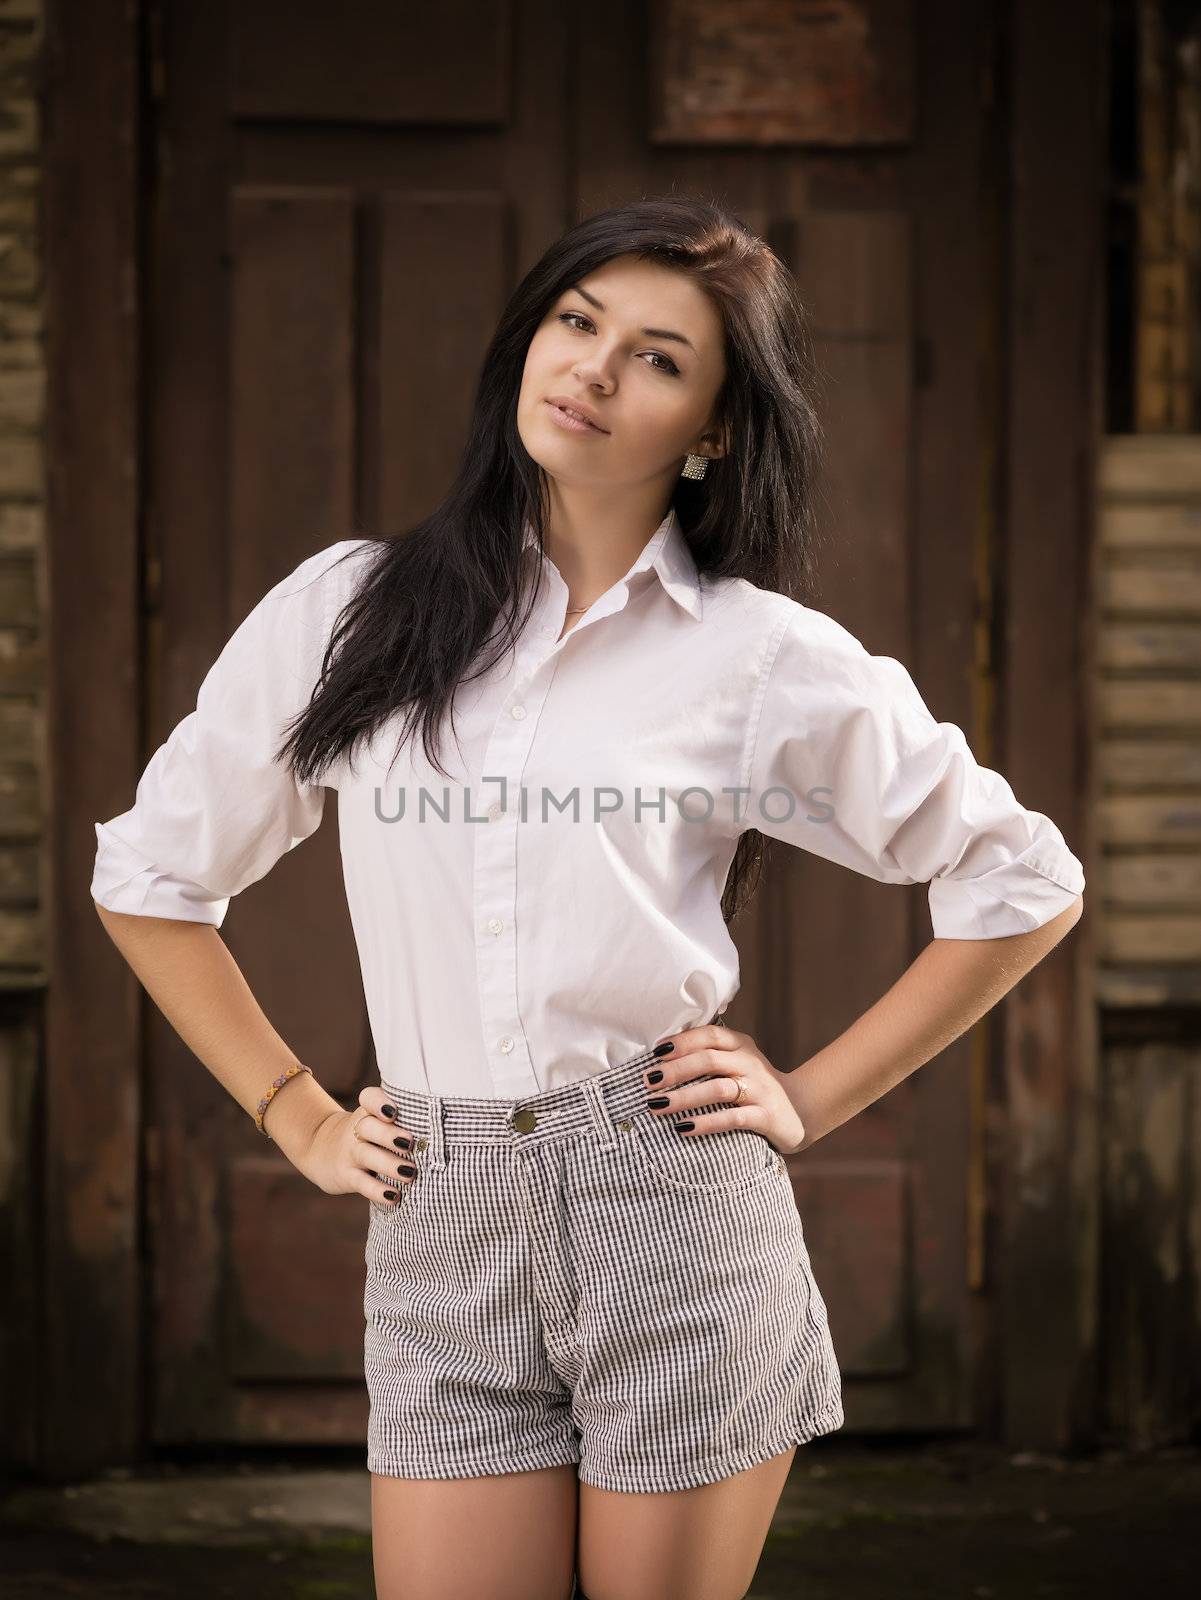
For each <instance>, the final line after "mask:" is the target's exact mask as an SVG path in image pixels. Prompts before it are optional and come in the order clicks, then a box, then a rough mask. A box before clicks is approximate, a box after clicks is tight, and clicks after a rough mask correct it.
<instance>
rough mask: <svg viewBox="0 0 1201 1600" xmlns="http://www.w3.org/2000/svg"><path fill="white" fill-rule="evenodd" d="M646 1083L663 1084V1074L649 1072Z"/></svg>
mask: <svg viewBox="0 0 1201 1600" xmlns="http://www.w3.org/2000/svg"><path fill="white" fill-rule="evenodd" d="M646 1081H647V1083H662V1082H663V1074H662V1073H661V1072H648V1073H647V1075H646Z"/></svg>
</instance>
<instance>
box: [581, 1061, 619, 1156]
mask: <svg viewBox="0 0 1201 1600" xmlns="http://www.w3.org/2000/svg"><path fill="white" fill-rule="evenodd" d="M584 1095H585V1097H586V1099H587V1101H588V1110H589V1111H590V1112H591V1113H592V1121H593V1123H594V1124H595V1126H596V1131H597V1133H598V1134H599V1135H600V1147H601V1149H602V1150H616V1149H617V1142H618V1141H617V1129H616V1128H615V1127H614V1126H613V1118H612V1117H611V1116H610V1115H609V1110H608V1107H607V1106H606V1105H605V1097H604V1093H603V1091H602V1089H601V1086H600V1081H599V1074H596V1073H594V1074H593V1075H592V1076H591V1077H588V1078H585V1079H584Z"/></svg>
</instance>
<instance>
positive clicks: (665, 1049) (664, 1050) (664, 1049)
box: [651, 1039, 675, 1056]
mask: <svg viewBox="0 0 1201 1600" xmlns="http://www.w3.org/2000/svg"><path fill="white" fill-rule="evenodd" d="M674 1049H675V1041H674V1040H672V1039H669V1040H668V1041H667V1043H666V1044H657V1045H656V1046H655V1048H654V1049H653V1050H652V1051H651V1054H652V1055H653V1056H665V1055H668V1054H670V1052H671V1051H672V1050H674Z"/></svg>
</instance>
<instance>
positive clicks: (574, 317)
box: [559, 311, 680, 377]
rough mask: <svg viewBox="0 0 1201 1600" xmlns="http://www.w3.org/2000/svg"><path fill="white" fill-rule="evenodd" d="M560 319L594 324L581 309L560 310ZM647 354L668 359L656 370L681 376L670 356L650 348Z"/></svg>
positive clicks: (670, 375)
mask: <svg viewBox="0 0 1201 1600" xmlns="http://www.w3.org/2000/svg"><path fill="white" fill-rule="evenodd" d="M559 321H560V322H565V323H567V324H568V326H569V327H574V326H575V324H576V323H577V322H586V323H587V324H588V326H589V327H591V326H592V321H591V318H589V317H586V316H584V314H583V312H581V311H560V313H559ZM647 354H648V355H652V356H654V358H655V360H656V361H666V363H667V365H666V366H665V367H656V368H655V371H656V372H666V373H667V375H668V376H669V377H678V376H679V373H680V369H679V367H677V366H676V364H675V362H674V361H673V360H672V359H671V357H670V356H665V355H663V354H662V353H661V352H660V351H658V350H648V351H647Z"/></svg>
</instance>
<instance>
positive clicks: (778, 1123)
mask: <svg viewBox="0 0 1201 1600" xmlns="http://www.w3.org/2000/svg"><path fill="white" fill-rule="evenodd" d="M669 1038H670V1041H671V1042H672V1043H674V1045H675V1049H674V1050H673V1051H671V1052H670V1054H668V1055H665V1056H661V1057H660V1058H659V1060H658V1061H654V1062H652V1063H651V1065H650V1066H648V1067H647V1069H646V1071H645V1072H644V1073H643V1079H644V1081H645V1082H646V1085H647V1093H648V1100H647V1104H648V1107H649V1109H650V1112H651V1115H652V1116H660V1117H667V1116H671V1113H672V1112H673V1111H681V1110H687V1109H691V1108H692V1107H693V1106H707V1105H716V1104H719V1103H722V1102H729V1104H723V1106H722V1109H721V1110H720V1111H706V1112H703V1113H702V1114H701V1115H700V1116H698V1117H696V1118H695V1119H694V1122H695V1128H694V1129H693V1130H692V1131H686V1132H683V1133H681V1134H680V1135H679V1137H680V1138H681V1139H699V1138H702V1137H703V1136H704V1135H705V1134H706V1133H720V1132H721V1130H722V1129H723V1128H751V1129H753V1130H754V1131H755V1132H756V1133H761V1134H763V1135H764V1137H765V1138H767V1139H768V1140H770V1142H771V1143H772V1144H773V1145H774V1146H775V1147H776V1149H777V1150H778V1151H780V1153H781V1154H782V1155H791V1154H792V1152H793V1151H794V1150H799V1149H800V1147H801V1145H802V1143H803V1142H804V1138H805V1127H804V1124H803V1123H802V1121H801V1119H800V1117H799V1116H798V1115H797V1112H796V1108H795V1107H794V1106H793V1104H792V1101H791V1100H790V1099H789V1098H788V1095H787V1094H786V1093H785V1091H784V1085H783V1082H782V1075H781V1074H780V1073H778V1072H777V1071H776V1069H775V1067H773V1066H772V1064H771V1062H770V1061H769V1060H768V1059H767V1057H766V1056H765V1055H764V1054H763V1052H762V1051H761V1050H760V1049H759V1047H758V1046H757V1045H756V1043H755V1041H754V1039H752V1038H751V1036H750V1034H749V1033H738V1032H736V1031H735V1030H734V1029H733V1028H725V1027H721V1026H719V1025H718V1024H716V1023H711V1022H710V1023H703V1024H702V1025H701V1026H700V1027H698V1028H686V1029H685V1030H684V1032H683V1033H673V1034H671V1035H670V1036H669ZM663 1043H664V1044H666V1043H668V1040H667V1039H665V1040H663ZM658 1073H662V1077H661V1078H658V1080H657V1081H655V1082H652V1081H651V1080H652V1079H654V1078H655V1076H656V1074H658ZM702 1073H711V1074H717V1076H716V1077H714V1078H712V1079H711V1081H709V1082H707V1083H695V1082H693V1080H694V1079H695V1078H697V1077H699V1076H700V1075H701V1074H702ZM739 1079H741V1080H742V1082H743V1083H744V1084H745V1088H744V1090H743V1094H742V1102H741V1104H739V1105H735V1104H733V1102H734V1101H735V1100H736V1099H737V1098H738V1081H739ZM664 1099H665V1100H666V1101H667V1104H666V1105H657V1104H656V1101H659V1100H664ZM673 1120H674V1119H673ZM677 1126H679V1124H677Z"/></svg>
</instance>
